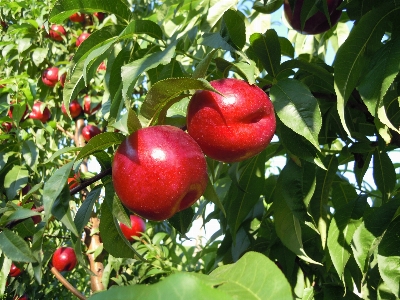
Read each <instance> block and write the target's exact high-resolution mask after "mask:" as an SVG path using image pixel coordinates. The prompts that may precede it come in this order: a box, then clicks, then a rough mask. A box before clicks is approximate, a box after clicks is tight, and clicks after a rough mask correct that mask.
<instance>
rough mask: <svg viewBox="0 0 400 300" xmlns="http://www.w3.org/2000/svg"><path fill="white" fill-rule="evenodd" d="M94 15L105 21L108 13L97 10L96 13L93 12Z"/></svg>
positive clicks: (100, 20)
mask: <svg viewBox="0 0 400 300" xmlns="http://www.w3.org/2000/svg"><path fill="white" fill-rule="evenodd" d="M93 16H95V17H96V18H97V19H99V22H103V20H104V18H105V16H106V15H105V14H104V13H102V12H95V13H93Z"/></svg>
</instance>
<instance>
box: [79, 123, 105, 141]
mask: <svg viewBox="0 0 400 300" xmlns="http://www.w3.org/2000/svg"><path fill="white" fill-rule="evenodd" d="M99 133H101V130H100V129H99V127H97V126H95V125H91V124H88V125H86V126H85V127H83V128H82V136H83V138H84V139H85V141H86V142H89V140H90V139H91V138H92V137H94V136H95V135H98V134H99Z"/></svg>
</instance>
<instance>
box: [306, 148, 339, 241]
mask: <svg viewBox="0 0 400 300" xmlns="http://www.w3.org/2000/svg"><path fill="white" fill-rule="evenodd" d="M324 165H325V166H326V170H323V169H317V186H316V188H315V192H314V195H313V197H312V199H311V202H310V212H311V215H312V217H313V219H314V221H315V222H316V223H317V228H318V231H319V233H320V235H321V244H322V248H325V245H326V236H327V232H328V224H327V223H328V218H327V214H328V212H327V209H328V208H327V204H328V201H329V194H330V191H331V187H332V182H333V180H334V179H335V175H336V172H337V170H338V166H339V162H338V159H337V158H336V156H334V155H332V156H327V157H326V158H325V159H324Z"/></svg>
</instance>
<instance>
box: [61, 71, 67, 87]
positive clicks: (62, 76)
mask: <svg viewBox="0 0 400 300" xmlns="http://www.w3.org/2000/svg"><path fill="white" fill-rule="evenodd" d="M66 79H67V73H63V74H62V75H61V76H60V84H61V86H62V87H64V84H65V80H66Z"/></svg>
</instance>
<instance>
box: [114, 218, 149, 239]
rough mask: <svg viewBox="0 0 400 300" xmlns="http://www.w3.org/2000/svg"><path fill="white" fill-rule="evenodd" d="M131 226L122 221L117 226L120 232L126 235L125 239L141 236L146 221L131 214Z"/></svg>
mask: <svg viewBox="0 0 400 300" xmlns="http://www.w3.org/2000/svg"><path fill="white" fill-rule="evenodd" d="M130 219H131V228H129V227H128V226H126V225H125V224H123V223H120V224H119V227H120V228H121V231H122V234H123V235H124V236H125V237H126V239H127V240H128V241H130V242H133V241H134V238H133V236H138V237H139V236H141V234H142V232H144V231H145V230H146V223H145V222H144V220H143V219H142V218H141V217H138V216H136V215H131V216H130Z"/></svg>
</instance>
